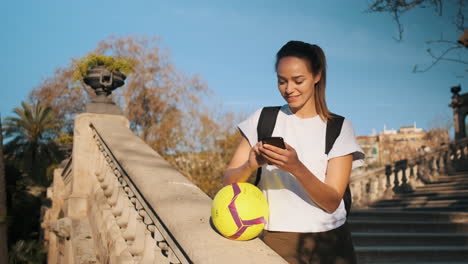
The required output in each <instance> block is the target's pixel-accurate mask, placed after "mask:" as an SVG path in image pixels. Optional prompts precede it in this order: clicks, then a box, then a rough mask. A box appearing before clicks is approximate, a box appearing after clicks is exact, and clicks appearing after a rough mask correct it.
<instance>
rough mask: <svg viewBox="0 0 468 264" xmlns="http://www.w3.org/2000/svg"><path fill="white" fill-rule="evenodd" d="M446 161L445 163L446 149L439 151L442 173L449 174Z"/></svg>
mask: <svg viewBox="0 0 468 264" xmlns="http://www.w3.org/2000/svg"><path fill="white" fill-rule="evenodd" d="M445 166H446V163H445V151H441V152H440V153H439V171H440V173H441V174H444V175H447V172H446V168H445Z"/></svg>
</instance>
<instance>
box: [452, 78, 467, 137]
mask: <svg viewBox="0 0 468 264" xmlns="http://www.w3.org/2000/svg"><path fill="white" fill-rule="evenodd" d="M460 91H461V87H460V86H454V87H452V88H451V92H452V93H453V96H452V103H451V104H450V105H449V106H450V107H451V108H453V127H454V130H455V140H460V139H463V138H465V137H466V127H465V117H466V115H467V114H468V93H465V94H462V95H460V94H459V92H460Z"/></svg>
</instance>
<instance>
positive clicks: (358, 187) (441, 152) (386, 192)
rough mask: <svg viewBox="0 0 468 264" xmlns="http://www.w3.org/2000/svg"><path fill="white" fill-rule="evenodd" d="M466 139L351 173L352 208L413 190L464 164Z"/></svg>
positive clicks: (465, 161)
mask: <svg viewBox="0 0 468 264" xmlns="http://www.w3.org/2000/svg"><path fill="white" fill-rule="evenodd" d="M467 157H468V138H465V139H463V140H458V141H456V142H453V143H450V144H449V145H444V146H441V147H439V148H437V149H434V150H429V151H424V153H421V154H420V155H419V156H417V157H415V158H412V159H405V160H400V161H397V162H395V163H393V164H391V165H386V166H384V167H381V168H377V169H374V170H370V171H367V172H364V173H360V174H356V175H352V176H351V180H350V188H351V193H352V196H353V207H354V208H366V207H368V206H369V205H371V204H372V203H373V202H375V201H377V200H380V199H389V198H392V196H393V195H394V194H396V193H408V192H412V191H413V189H414V188H415V187H417V186H421V185H424V184H427V183H430V182H432V181H434V180H435V179H436V178H437V176H439V175H446V174H448V173H450V172H454V171H455V169H457V168H456V167H462V166H466V164H467V160H466V159H467Z"/></svg>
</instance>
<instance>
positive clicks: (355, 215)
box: [349, 209, 468, 223]
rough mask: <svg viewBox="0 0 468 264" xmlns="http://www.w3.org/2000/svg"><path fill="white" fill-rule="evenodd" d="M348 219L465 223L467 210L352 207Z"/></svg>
mask: <svg viewBox="0 0 468 264" xmlns="http://www.w3.org/2000/svg"><path fill="white" fill-rule="evenodd" d="M349 219H350V220H355V221H359V220H381V219H385V220H387V221H421V220H425V221H433V222H435V221H441V222H451V223H467V222H468V213H467V212H433V211H422V210H421V211H405V210H392V209H372V210H363V209H361V210H360V209H352V210H351V215H350V216H349Z"/></svg>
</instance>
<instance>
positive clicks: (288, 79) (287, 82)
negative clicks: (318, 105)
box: [276, 57, 320, 112]
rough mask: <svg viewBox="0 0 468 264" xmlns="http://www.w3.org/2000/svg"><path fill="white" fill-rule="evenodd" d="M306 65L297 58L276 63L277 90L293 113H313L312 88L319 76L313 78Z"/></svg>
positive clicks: (288, 58) (287, 58) (302, 60)
mask: <svg viewBox="0 0 468 264" xmlns="http://www.w3.org/2000/svg"><path fill="white" fill-rule="evenodd" d="M307 64H308V63H307V61H306V60H304V59H300V58H297V57H284V58H282V59H280V61H279V62H278V68H277V69H276V73H277V75H278V88H279V90H280V92H281V95H282V96H283V98H284V100H286V102H288V104H289V107H290V108H291V110H292V111H293V112H296V111H299V110H301V109H304V110H305V109H307V111H309V110H312V111H315V101H314V87H315V84H316V83H317V82H318V81H320V74H319V75H317V76H314V75H313V73H312V72H311V71H310V69H309V67H308V65H307ZM304 107H305V108H304Z"/></svg>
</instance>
